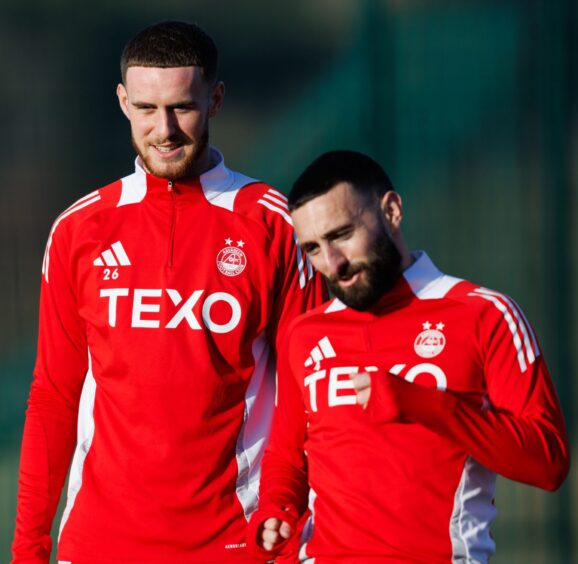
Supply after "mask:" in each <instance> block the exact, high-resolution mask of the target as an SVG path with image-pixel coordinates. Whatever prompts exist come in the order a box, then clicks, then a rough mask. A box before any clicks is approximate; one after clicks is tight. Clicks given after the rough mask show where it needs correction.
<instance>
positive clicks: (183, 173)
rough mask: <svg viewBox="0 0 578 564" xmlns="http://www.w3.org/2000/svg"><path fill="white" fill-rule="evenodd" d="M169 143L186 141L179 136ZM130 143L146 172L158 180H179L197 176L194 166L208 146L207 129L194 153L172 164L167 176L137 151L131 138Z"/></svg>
mask: <svg viewBox="0 0 578 564" xmlns="http://www.w3.org/2000/svg"><path fill="white" fill-rule="evenodd" d="M170 141H176V142H180V141H182V142H186V141H188V139H182V138H181V137H180V136H176V138H173V139H170ZM131 143H132V146H133V148H134V150H135V151H136V152H137V154H138V156H139V157H140V158H141V160H142V162H143V163H144V166H145V168H146V170H147V171H148V172H150V173H151V174H153V175H154V176H158V177H160V178H167V179H168V180H180V179H181V178H189V177H194V176H198V174H197V173H196V170H195V169H196V166H197V162H198V159H199V155H201V154H202V153H203V151H204V150H205V149H206V148H207V147H208V146H209V128H208V127H206V128H205V130H204V131H203V134H202V136H201V137H200V139H199V141H198V143H197V145H196V146H195V149H194V151H193V152H192V153H191V155H189V156H188V157H186V158H185V159H184V160H183V161H181V162H179V163H175V164H174V169H173V170H172V171H171V173H170V174H167V173H166V172H165V171H159V170H158V169H157V168H156V167H155V166H154V164H153V163H152V162H150V161H149V159H148V158H146V157H145V156H144V155H143V154H142V153H141V151H140V150H139V148H138V146H137V144H136V143H135V142H134V139H133V138H132V136H131Z"/></svg>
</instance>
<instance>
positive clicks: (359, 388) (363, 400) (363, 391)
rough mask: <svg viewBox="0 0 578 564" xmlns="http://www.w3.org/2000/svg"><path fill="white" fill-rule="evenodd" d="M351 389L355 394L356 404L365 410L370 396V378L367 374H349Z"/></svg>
mask: <svg viewBox="0 0 578 564" xmlns="http://www.w3.org/2000/svg"><path fill="white" fill-rule="evenodd" d="M351 379H352V380H353V387H354V388H355V393H356V394H357V403H358V404H359V405H360V406H361V407H363V409H365V408H366V407H367V402H368V401H369V396H370V395H371V376H370V375H369V374H368V373H367V372H360V373H358V374H351Z"/></svg>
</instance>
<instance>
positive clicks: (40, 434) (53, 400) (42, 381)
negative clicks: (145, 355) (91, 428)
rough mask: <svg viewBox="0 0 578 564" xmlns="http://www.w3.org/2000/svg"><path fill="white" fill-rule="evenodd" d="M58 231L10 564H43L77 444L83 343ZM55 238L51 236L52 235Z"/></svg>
mask: <svg viewBox="0 0 578 564" xmlns="http://www.w3.org/2000/svg"><path fill="white" fill-rule="evenodd" d="M63 234H64V230H63V229H59V230H58V231H57V233H56V234H54V233H53V234H51V238H50V239H49V244H48V246H47V251H46V258H45V263H44V268H43V279H42V287H41V296H40V323H39V337H38V355H37V360H36V366H35V369H34V379H33V382H32V386H31V390H30V395H29V399H28V410H27V412H26V421H25V425H24V435H23V440H22V452H21V458H20V471H19V482H18V505H17V515H16V530H15V534H14V542H13V545H12V552H13V558H14V559H13V563H14V564H19V563H24V562H26V563H47V562H48V561H49V557H50V551H51V546H52V541H51V538H50V529H51V525H52V521H53V519H54V514H55V512H56V508H57V505H58V500H59V498H60V494H61V491H62V486H63V484H64V480H65V478H66V473H67V470H68V467H69V464H70V460H71V457H72V452H73V450H74V445H75V442H76V420H77V411H78V403H79V398H80V393H81V390H82V385H83V382H84V378H85V375H86V372H87V363H88V358H87V356H88V355H87V344H86V336H85V331H84V325H83V322H82V320H81V319H80V318H79V316H78V313H77V307H76V299H75V295H74V289H73V287H72V285H71V280H70V277H69V276H68V274H67V266H66V265H67V262H68V261H69V260H70V259H69V252H68V249H67V246H66V244H65V242H64V241H63V240H62V236H63ZM53 235H54V237H53Z"/></svg>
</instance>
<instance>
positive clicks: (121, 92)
mask: <svg viewBox="0 0 578 564" xmlns="http://www.w3.org/2000/svg"><path fill="white" fill-rule="evenodd" d="M116 95H117V96H118V103H119V105H120V109H121V110H122V113H123V114H124V115H125V116H126V117H127V118H128V119H130V116H129V112H128V93H127V91H126V88H125V86H124V84H122V83H121V84H119V85H118V86H117V87H116Z"/></svg>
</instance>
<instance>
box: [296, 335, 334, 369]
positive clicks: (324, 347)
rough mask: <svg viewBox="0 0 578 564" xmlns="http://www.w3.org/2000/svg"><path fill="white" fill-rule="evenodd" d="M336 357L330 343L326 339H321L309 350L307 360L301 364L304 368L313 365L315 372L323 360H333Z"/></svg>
mask: <svg viewBox="0 0 578 564" xmlns="http://www.w3.org/2000/svg"><path fill="white" fill-rule="evenodd" d="M335 356H336V354H335V351H334V350H333V346H332V345H331V341H330V340H329V339H328V338H327V337H323V339H321V340H320V341H318V343H317V346H315V347H313V348H312V349H311V353H310V354H309V356H308V357H307V360H306V361H305V363H304V364H303V366H305V368H309V367H310V366H313V365H315V367H314V368H315V370H319V368H320V365H321V361H322V360H323V359H324V358H334V357H335Z"/></svg>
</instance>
